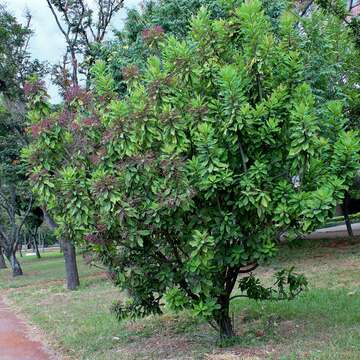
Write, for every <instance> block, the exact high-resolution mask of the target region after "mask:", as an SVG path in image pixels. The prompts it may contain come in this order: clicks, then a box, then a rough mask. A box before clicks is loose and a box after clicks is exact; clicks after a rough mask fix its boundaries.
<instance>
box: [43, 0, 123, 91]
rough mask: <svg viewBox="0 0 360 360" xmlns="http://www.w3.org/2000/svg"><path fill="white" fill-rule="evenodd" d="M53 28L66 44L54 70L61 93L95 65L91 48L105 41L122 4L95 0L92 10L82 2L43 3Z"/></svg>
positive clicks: (51, 0) (55, 0) (58, 0)
mask: <svg viewBox="0 0 360 360" xmlns="http://www.w3.org/2000/svg"><path fill="white" fill-rule="evenodd" d="M46 2H47V4H48V6H49V8H50V10H51V12H52V14H53V16H54V19H55V21H56V24H57V26H58V28H59V30H60V32H61V33H62V35H63V36H64V39H65V41H66V45H67V48H66V53H65V55H64V58H63V62H62V64H61V65H58V66H57V67H55V75H56V76H55V82H56V83H57V85H59V86H60V88H61V89H62V91H63V92H65V91H66V89H67V88H68V87H69V86H78V85H79V74H80V73H82V74H84V75H85V77H86V79H87V84H88V69H89V66H90V65H92V64H93V63H94V61H95V58H94V54H93V50H92V48H93V47H94V46H95V45H97V44H100V43H101V42H103V41H104V39H105V35H106V33H107V30H108V27H109V25H110V22H111V20H112V19H113V17H114V16H115V15H116V14H117V13H118V12H119V11H120V9H121V8H122V6H123V2H124V0H97V1H96V2H95V3H96V6H95V9H94V8H93V7H92V6H89V4H88V2H87V1H85V0H71V1H68V0H46Z"/></svg>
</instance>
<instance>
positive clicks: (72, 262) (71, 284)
mask: <svg viewBox="0 0 360 360" xmlns="http://www.w3.org/2000/svg"><path fill="white" fill-rule="evenodd" d="M62 245H63V251H64V259H65V269H66V280H67V288H68V289H69V290H75V289H76V288H77V287H78V286H79V285H80V281H79V273H78V268H77V264H76V250H75V246H74V245H73V244H72V243H71V242H70V241H64V240H63V241H62Z"/></svg>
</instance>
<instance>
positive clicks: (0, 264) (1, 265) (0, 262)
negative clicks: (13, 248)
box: [0, 247, 7, 269]
mask: <svg viewBox="0 0 360 360" xmlns="http://www.w3.org/2000/svg"><path fill="white" fill-rule="evenodd" d="M6 268H7V266H6V263H5V258H4V252H3V249H2V248H1V247H0V269H6Z"/></svg>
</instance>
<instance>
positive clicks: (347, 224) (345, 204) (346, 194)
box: [342, 192, 354, 238]
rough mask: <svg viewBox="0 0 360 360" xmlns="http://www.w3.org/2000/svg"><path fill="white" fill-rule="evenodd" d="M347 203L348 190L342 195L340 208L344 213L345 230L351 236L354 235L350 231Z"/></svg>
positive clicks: (348, 202) (348, 201)
mask: <svg viewBox="0 0 360 360" xmlns="http://www.w3.org/2000/svg"><path fill="white" fill-rule="evenodd" d="M349 204H350V195H349V193H348V192H346V193H345V197H344V202H343V205H342V210H343V213H344V220H345V224H346V229H347V232H348V234H349V236H350V237H351V238H352V237H353V236H354V234H353V231H352V226H351V221H350V217H349Z"/></svg>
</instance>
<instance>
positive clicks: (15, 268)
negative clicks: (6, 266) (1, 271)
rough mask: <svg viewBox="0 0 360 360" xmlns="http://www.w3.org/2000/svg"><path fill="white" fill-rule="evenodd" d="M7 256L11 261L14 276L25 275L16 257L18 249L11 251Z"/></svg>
mask: <svg viewBox="0 0 360 360" xmlns="http://www.w3.org/2000/svg"><path fill="white" fill-rule="evenodd" d="M6 257H7V259H8V260H9V262H10V265H11V269H12V275H13V277H16V276H21V275H23V271H22V269H21V266H20V263H19V262H18V260H17V258H16V251H15V250H12V251H10V253H7V254H6Z"/></svg>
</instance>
